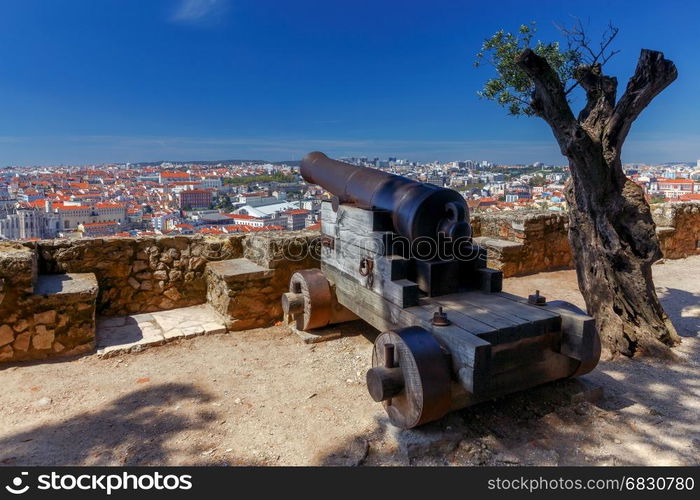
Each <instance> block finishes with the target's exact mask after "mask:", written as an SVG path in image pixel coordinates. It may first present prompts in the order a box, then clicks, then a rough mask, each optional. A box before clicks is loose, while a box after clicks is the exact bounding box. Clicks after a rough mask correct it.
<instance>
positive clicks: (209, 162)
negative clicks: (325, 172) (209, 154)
mask: <svg viewBox="0 0 700 500" xmlns="http://www.w3.org/2000/svg"><path fill="white" fill-rule="evenodd" d="M161 163H180V164H185V163H192V164H198V165H218V164H219V163H223V164H230V163H252V164H254V165H265V164H268V163H269V164H272V165H283V164H284V165H289V166H290V167H297V166H299V163H300V160H286V161H267V160H186V161H185V160H159V161H142V162H138V163H133V164H132V165H136V166H139V167H155V166H158V165H160V164H161Z"/></svg>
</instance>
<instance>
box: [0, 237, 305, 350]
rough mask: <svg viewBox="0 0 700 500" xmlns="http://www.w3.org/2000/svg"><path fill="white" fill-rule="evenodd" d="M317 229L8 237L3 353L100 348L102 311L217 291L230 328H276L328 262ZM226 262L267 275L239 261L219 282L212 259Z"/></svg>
mask: <svg viewBox="0 0 700 500" xmlns="http://www.w3.org/2000/svg"><path fill="white" fill-rule="evenodd" d="M317 236H318V233H314V232H306V231H297V232H293V233H291V232H275V233H270V234H252V235H231V236H221V237H218V236H208V237H204V236H200V235H198V236H176V237H165V236H164V237H147V238H92V239H80V240H46V241H35V242H23V243H19V242H5V243H3V242H0V361H22V360H27V359H40V358H45V357H48V356H56V355H71V354H77V353H81V352H86V351H90V350H92V349H94V345H95V316H96V314H99V315H102V316H123V315H128V314H136V313H146V312H154V311H162V310H168V309H174V308H180V307H186V306H191V305H196V304H203V303H205V302H207V301H208V298H211V297H216V296H218V297H223V296H225V297H226V303H227V307H225V308H222V310H221V311H219V312H220V313H221V314H222V316H223V317H224V319H225V320H226V322H227V326H228V327H229V329H230V330H240V329H244V328H254V327H263V326H270V325H272V324H274V323H275V322H277V321H280V320H281V319H282V308H281V304H280V296H281V294H282V293H283V292H285V291H287V290H288V287H289V279H290V277H291V275H292V274H293V273H294V272H296V271H297V270H299V269H307V268H312V267H318V266H319V261H318V260H317V257H318V252H317V251H316V252H314V251H312V249H313V243H314V242H315V241H316V240H317V238H316V237H317ZM222 262H229V263H234V262H239V263H241V264H242V265H243V266H244V267H245V266H246V265H247V266H253V267H255V268H256V269H259V270H260V271H261V273H262V274H264V276H265V279H264V280H261V279H259V276H255V275H246V274H245V273H240V272H238V273H237V272H236V271H235V268H236V266H235V265H233V266H229V267H230V268H231V269H234V271H233V272H231V273H230V274H231V275H230V276H227V277H226V278H227V279H229V278H231V279H229V282H228V283H227V282H226V280H221V281H220V283H221V284H217V283H214V280H212V279H211V276H210V274H211V273H209V275H208V274H207V273H208V272H209V271H208V264H209V263H222ZM246 263H247V264H246ZM224 267H226V266H224ZM216 287H219V288H220V290H217V289H216ZM229 304H230V305H231V307H228V305H229ZM212 305H213V306H214V307H215V308H216V304H212ZM234 315H235V316H234Z"/></svg>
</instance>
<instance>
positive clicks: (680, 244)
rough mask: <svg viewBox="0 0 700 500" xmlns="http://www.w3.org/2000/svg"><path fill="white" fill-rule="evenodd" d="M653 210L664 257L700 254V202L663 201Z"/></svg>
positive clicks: (678, 257) (679, 257)
mask: <svg viewBox="0 0 700 500" xmlns="http://www.w3.org/2000/svg"><path fill="white" fill-rule="evenodd" d="M651 210H652V215H653V217H654V221H655V222H656V233H657V234H658V236H659V240H660V242H661V250H662V251H663V253H664V258H666V259H683V258H685V257H689V256H691V255H698V254H700V203H687V202H683V203H679V202H675V203H662V204H659V205H652V207H651Z"/></svg>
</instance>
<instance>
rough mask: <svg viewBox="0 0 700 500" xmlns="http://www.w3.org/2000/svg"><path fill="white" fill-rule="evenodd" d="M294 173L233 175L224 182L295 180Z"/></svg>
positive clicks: (249, 182)
mask: <svg viewBox="0 0 700 500" xmlns="http://www.w3.org/2000/svg"><path fill="white" fill-rule="evenodd" d="M295 180H296V178H295V177H294V176H293V175H285V174H283V173H282V172H275V173H273V174H269V175H249V176H246V177H231V178H226V179H224V184H233V185H240V184H254V183H260V182H294V181H295Z"/></svg>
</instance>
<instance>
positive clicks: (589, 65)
mask: <svg viewBox="0 0 700 500" xmlns="http://www.w3.org/2000/svg"><path fill="white" fill-rule="evenodd" d="M560 30H561V33H562V35H563V40H562V43H561V44H560V43H559V42H556V41H554V42H549V43H545V42H542V41H537V42H535V41H534V40H533V38H534V35H535V31H536V30H535V25H534V23H532V24H530V25H523V26H521V27H520V29H519V30H518V31H517V32H515V33H507V32H504V31H498V32H497V33H495V34H494V35H493V36H491V37H490V38H488V39H486V40H485V41H484V44H483V47H482V50H481V51H480V52H479V53H478V54H477V61H476V65H477V66H479V65H482V64H484V63H487V64H491V65H492V66H493V68H495V71H496V73H497V76H495V77H494V78H491V79H489V80H488V81H487V82H486V83H485V85H484V88H483V89H482V90H481V91H480V92H479V95H480V96H481V97H482V98H485V99H490V100H493V101H496V102H497V103H498V104H500V105H501V106H503V107H505V108H506V109H507V110H508V112H509V114H511V115H526V116H536V117H539V118H542V119H543V120H544V121H545V122H546V123H547V124H548V125H549V127H550V128H551V130H552V133H553V135H554V137H555V139H556V141H557V143H558V145H559V148H560V150H561V153H562V154H563V155H564V156H566V158H567V159H568V161H569V169H570V172H571V179H570V181H569V182H568V184H567V187H566V190H565V195H566V200H567V204H568V214H569V242H570V244H571V249H572V252H573V256H574V260H575V263H576V273H577V277H578V284H579V288H580V290H581V293H582V294H583V297H584V299H585V301H586V306H587V308H588V313H589V314H591V315H592V316H593V317H594V318H595V321H596V325H597V326H598V331H599V332H600V335H601V340H602V342H603V345H605V346H607V347H608V348H609V349H610V351H611V352H612V353H613V354H624V355H628V356H631V355H633V354H635V353H643V354H650V355H670V349H669V347H672V346H674V345H676V344H677V343H678V342H680V337H679V336H678V334H677V333H676V330H675V328H674V327H673V325H672V324H671V321H670V320H669V318H668V315H667V314H666V312H665V311H664V309H663V307H662V306H661V303H660V302H659V299H658V297H657V295H656V291H655V289H654V283H653V280H652V271H651V266H652V264H653V263H654V262H655V261H657V260H658V259H659V258H661V256H662V254H661V249H660V246H659V240H658V238H657V235H656V227H655V224H654V221H653V220H652V215H651V210H650V208H649V204H648V203H647V201H646V200H645V197H644V191H643V189H642V188H641V187H640V186H639V185H637V184H636V183H634V182H632V181H631V180H630V179H629V178H627V176H626V175H625V174H624V172H623V169H622V162H621V159H620V155H621V152H622V145H623V144H624V142H625V139H626V138H627V135H628V133H629V131H630V128H631V126H632V123H634V121H635V120H636V119H637V117H638V116H639V115H640V113H641V112H642V110H644V109H645V108H646V107H647V106H648V105H649V104H650V103H651V101H652V100H653V99H654V97H656V96H657V95H658V94H659V93H660V92H661V91H662V90H664V89H665V88H666V87H667V86H668V85H669V84H671V82H673V81H674V80H675V79H676V77H677V75H678V74H677V71H676V67H675V65H674V64H673V62H671V61H670V60H668V59H666V58H665V57H664V55H663V54H662V53H661V52H657V51H654V50H648V49H642V50H641V53H640V55H639V59H638V61H637V67H636V69H635V72H634V75H633V76H632V77H631V78H630V80H629V82H628V83H627V88H626V89H625V91H624V93H623V94H622V96H621V97H620V98H619V99H618V98H617V79H616V78H615V77H614V76H608V75H606V74H605V73H604V72H603V67H604V65H605V64H606V62H608V61H609V60H610V58H611V57H612V56H613V55H615V54H616V53H617V51H614V50H612V49H611V46H612V42H613V41H614V39H615V37H616V36H617V34H618V29H617V28H616V27H614V26H612V25H610V26H608V28H607V29H606V30H605V32H604V33H603V34H602V36H601V39H600V41H599V42H592V41H591V39H590V38H589V36H588V35H587V33H586V30H585V29H584V26H583V24H582V23H581V22H580V21H579V20H577V21H576V22H575V23H574V26H573V27H572V28H568V29H567V28H560ZM576 89H578V90H576ZM574 91H576V92H579V93H580V94H582V96H583V99H584V104H583V107H582V109H581V110H580V112H579V113H578V116H576V115H575V114H574V112H573V111H572V109H571V103H572V96H573V95H574V94H573V92H574Z"/></svg>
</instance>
